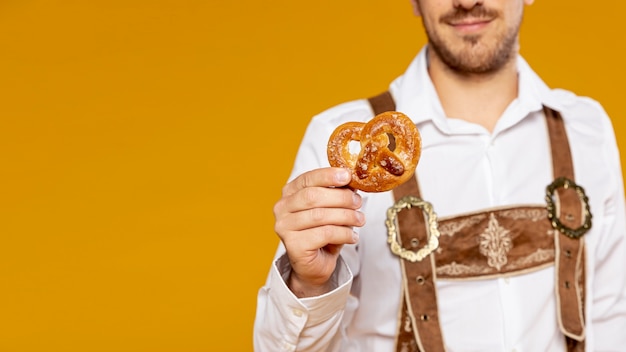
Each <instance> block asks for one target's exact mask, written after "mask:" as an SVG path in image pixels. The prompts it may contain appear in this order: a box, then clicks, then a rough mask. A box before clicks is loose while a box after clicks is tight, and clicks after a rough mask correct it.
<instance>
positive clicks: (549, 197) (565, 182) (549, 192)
mask: <svg viewBox="0 0 626 352" xmlns="http://www.w3.org/2000/svg"><path fill="white" fill-rule="evenodd" d="M559 187H563V188H565V189H568V188H573V189H574V190H575V191H576V193H577V194H578V198H579V199H580V201H581V202H582V204H583V206H584V216H585V220H584V222H583V224H582V225H581V226H579V227H578V228H575V229H573V228H570V227H567V226H565V225H563V223H562V222H561V220H560V219H559V217H558V216H557V214H556V206H555V204H554V192H555V191H556V189H557V188H559ZM546 203H547V204H548V206H547V209H548V219H550V222H551V223H552V227H554V228H555V229H557V230H559V231H560V232H561V233H563V234H565V235H566V236H567V237H569V238H573V239H577V238H580V237H582V235H584V234H585V233H586V232H587V231H589V229H590V228H591V211H590V209H589V198H587V195H586V194H585V190H584V189H583V188H582V187H580V186H579V185H577V184H576V183H575V182H574V181H572V180H570V179H568V178H566V177H559V178H557V179H556V180H554V182H552V183H551V184H549V185H548V187H546Z"/></svg>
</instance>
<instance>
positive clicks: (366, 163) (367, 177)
mask: <svg viewBox="0 0 626 352" xmlns="http://www.w3.org/2000/svg"><path fill="white" fill-rule="evenodd" d="M353 141H356V142H360V150H359V151H358V154H357V152H356V151H355V152H352V151H351V150H350V149H351V142H353ZM352 144H354V143H352ZM326 151H327V154H328V162H329V163H330V165H331V166H334V167H344V168H348V169H350V170H351V171H352V180H351V181H350V183H349V184H348V186H349V187H351V188H354V189H359V190H362V191H364V192H384V191H388V190H390V189H393V188H395V187H397V186H399V185H401V184H402V183H404V182H406V181H407V180H408V179H409V178H410V177H411V176H413V174H414V172H415V168H416V167H417V162H418V161H419V157H420V153H421V137H420V133H419V131H418V130H417V127H416V126H415V124H414V123H413V121H411V119H410V118H409V117H408V116H406V115H405V114H403V113H401V112H397V111H389V112H384V113H382V114H379V115H376V116H375V117H374V118H373V119H372V120H370V121H369V122H367V123H363V122H346V123H344V124H342V125H340V126H338V127H337V128H336V129H335V130H334V131H333V133H332V134H331V136H330V138H329V140H328V145H327V149H326Z"/></svg>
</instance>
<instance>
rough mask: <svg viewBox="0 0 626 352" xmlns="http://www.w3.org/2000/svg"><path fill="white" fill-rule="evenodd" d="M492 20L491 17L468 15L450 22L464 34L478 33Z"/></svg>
mask: <svg viewBox="0 0 626 352" xmlns="http://www.w3.org/2000/svg"><path fill="white" fill-rule="evenodd" d="M491 21H492V19H491V18H475V17H468V18H463V19H459V20H455V21H450V22H448V24H449V25H450V26H452V27H453V28H454V29H455V30H457V31H459V32H461V33H462V34H476V33H477V32H480V31H481V30H483V29H484V28H485V27H487V26H488V25H489V23H491Z"/></svg>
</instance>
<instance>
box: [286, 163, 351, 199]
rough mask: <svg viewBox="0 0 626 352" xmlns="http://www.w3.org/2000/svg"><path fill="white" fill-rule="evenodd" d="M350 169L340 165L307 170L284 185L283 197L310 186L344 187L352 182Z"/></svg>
mask: <svg viewBox="0 0 626 352" xmlns="http://www.w3.org/2000/svg"><path fill="white" fill-rule="evenodd" d="M351 178H352V175H351V173H350V171H349V170H347V169H345V168H340V167H328V168H323V169H316V170H312V171H309V172H306V173H304V174H302V175H300V176H298V177H297V178H295V179H294V180H293V181H291V182H289V183H288V184H286V185H285V187H283V197H285V196H289V195H292V194H294V193H297V192H299V191H300V190H302V189H305V188H308V187H343V186H345V185H347V184H348V183H350V179H351Z"/></svg>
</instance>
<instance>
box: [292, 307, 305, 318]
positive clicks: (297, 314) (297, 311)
mask: <svg viewBox="0 0 626 352" xmlns="http://www.w3.org/2000/svg"><path fill="white" fill-rule="evenodd" d="M291 312H292V313H293V315H295V316H297V317H298V318H300V317H301V316H302V314H304V312H303V311H301V310H300V309H296V308H294V309H292V310H291Z"/></svg>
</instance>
